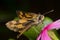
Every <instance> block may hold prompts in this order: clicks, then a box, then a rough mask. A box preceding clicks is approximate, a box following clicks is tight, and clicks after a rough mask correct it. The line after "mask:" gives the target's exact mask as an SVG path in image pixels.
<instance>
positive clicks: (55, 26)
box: [37, 19, 60, 40]
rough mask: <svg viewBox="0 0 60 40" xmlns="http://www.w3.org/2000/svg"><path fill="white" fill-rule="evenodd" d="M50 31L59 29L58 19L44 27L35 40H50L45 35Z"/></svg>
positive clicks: (59, 21) (59, 22)
mask: <svg viewBox="0 0 60 40" xmlns="http://www.w3.org/2000/svg"><path fill="white" fill-rule="evenodd" d="M52 29H60V19H59V20H57V21H55V22H52V23H50V24H48V25H47V26H45V28H44V29H43V30H42V31H41V33H40V34H39V36H38V37H37V40H52V39H51V38H50V37H49V35H48V33H47V31H48V30H52Z"/></svg>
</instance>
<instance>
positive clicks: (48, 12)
mask: <svg viewBox="0 0 60 40" xmlns="http://www.w3.org/2000/svg"><path fill="white" fill-rule="evenodd" d="M53 11H54V10H50V11H48V12H45V13H44V14H43V15H46V14H48V13H51V12H53Z"/></svg>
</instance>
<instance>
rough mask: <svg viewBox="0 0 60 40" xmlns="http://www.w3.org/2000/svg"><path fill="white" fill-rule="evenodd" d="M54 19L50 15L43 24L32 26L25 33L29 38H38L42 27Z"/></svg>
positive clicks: (31, 39)
mask: <svg viewBox="0 0 60 40" xmlns="http://www.w3.org/2000/svg"><path fill="white" fill-rule="evenodd" d="M51 22H52V20H51V19H50V18H49V17H45V19H44V21H43V24H39V25H38V26H32V27H31V28H30V29H29V30H28V31H26V32H25V33H24V35H25V36H26V37H27V38H29V40H36V37H37V36H38V34H39V33H40V31H41V29H42V27H44V26H45V25H47V24H49V23H51Z"/></svg>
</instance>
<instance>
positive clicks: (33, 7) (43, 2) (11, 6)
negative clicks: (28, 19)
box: [0, 0, 60, 40]
mask: <svg viewBox="0 0 60 40" xmlns="http://www.w3.org/2000/svg"><path fill="white" fill-rule="evenodd" d="M52 9H53V10H54V12H52V13H49V14H46V15H45V16H48V17H50V18H52V19H53V20H57V19H60V2H59V1H58V0H0V39H1V40H7V39H8V38H15V39H16V35H17V34H18V33H15V32H13V31H10V30H9V29H8V28H6V26H5V23H6V22H7V21H9V20H12V19H13V18H15V17H17V15H16V11H17V10H21V11H26V12H36V13H38V12H40V13H41V14H44V13H45V12H48V11H49V10H52ZM58 33H60V32H59V30H58ZM22 37H23V38H25V36H24V35H22ZM22 37H21V38H22ZM21 38H20V39H21ZM25 39H26V40H28V39H27V38H25Z"/></svg>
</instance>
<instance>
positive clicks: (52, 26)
mask: <svg viewBox="0 0 60 40" xmlns="http://www.w3.org/2000/svg"><path fill="white" fill-rule="evenodd" d="M46 29H48V30H51V29H60V19H59V20H57V21H55V22H53V23H51V24H49V25H47V26H46Z"/></svg>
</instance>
